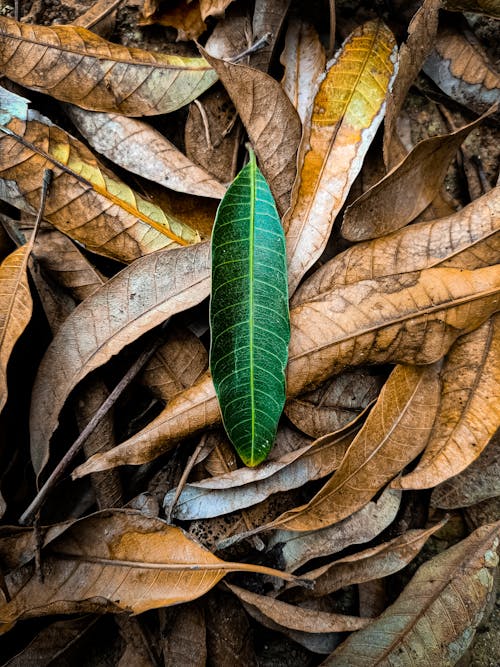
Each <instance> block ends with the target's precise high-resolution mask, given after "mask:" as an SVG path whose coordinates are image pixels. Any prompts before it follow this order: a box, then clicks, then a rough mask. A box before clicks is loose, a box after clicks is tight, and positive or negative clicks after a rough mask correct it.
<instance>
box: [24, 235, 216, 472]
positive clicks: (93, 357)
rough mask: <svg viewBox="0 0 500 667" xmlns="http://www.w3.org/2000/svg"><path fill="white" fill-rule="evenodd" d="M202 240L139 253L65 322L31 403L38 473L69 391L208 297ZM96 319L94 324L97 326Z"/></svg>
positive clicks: (205, 250) (48, 354) (45, 360)
mask: <svg viewBox="0 0 500 667" xmlns="http://www.w3.org/2000/svg"><path fill="white" fill-rule="evenodd" d="M209 255H210V249H209V245H208V244H207V243H202V244H198V245H195V246H191V247H189V248H179V249H177V250H170V251H168V252H159V253H155V254H153V255H148V256H146V257H143V258H141V259H139V260H137V261H136V262H134V263H133V264H132V265H131V266H130V267H127V268H126V269H124V270H123V271H121V272H120V273H118V274H117V275H116V276H114V277H113V278H112V279H111V280H109V281H108V282H107V283H106V284H105V285H103V286H102V287H101V288H100V289H98V290H97V291H96V292H95V293H94V294H93V295H91V296H90V297H89V298H87V299H86V300H85V301H84V302H82V303H81V304H80V306H78V308H76V309H75V310H74V311H73V313H72V314H71V315H70V317H68V318H67V320H66V321H65V322H64V324H63V326H62V327H61V329H60V330H59V332H58V333H57V335H56V337H55V338H54V340H53V341H52V343H51V345H50V347H49V348H48V350H47V352H46V354H45V357H44V358H43V360H42V363H41V364H40V367H39V370H38V375H37V379H36V380H35V384H34V386H33V393H32V404H31V417H30V420H31V421H30V423H31V438H32V440H31V442H32V449H31V453H32V463H33V467H34V469H35V471H36V473H37V474H39V473H40V471H41V470H42V469H43V467H44V466H45V464H46V462H47V460H48V455H49V449H48V445H49V440H50V436H51V434H52V432H53V430H54V429H55V427H56V426H57V421H58V416H59V411H60V410H61V408H62V406H63V404H64V401H65V400H66V398H67V396H68V395H69V393H70V391H71V390H72V389H73V388H74V387H75V386H76V384H77V383H78V382H79V381H80V380H82V379H83V378H84V377H85V376H86V375H87V374H88V373H89V372H90V371H92V370H94V369H95V368H97V367H98V366H101V365H102V364H103V363H105V362H106V361H107V360H108V359H110V358H111V357H112V356H113V355H114V354H117V353H118V352H119V351H120V350H121V349H123V347H124V346H125V345H127V344H128V343H131V342H132V341H134V340H136V339H137V338H138V337H139V336H140V335H141V334H143V333H145V332H146V331H149V330H150V329H152V328H153V327H155V326H157V325H159V324H161V323H162V322H164V321H165V320H166V319H167V318H169V317H170V316H171V315H173V314H175V313H178V312H181V311H183V310H186V309H187V308H190V307H192V306H194V305H196V304H198V303H200V302H201V301H202V300H203V299H204V298H206V297H207V296H208V293H209V290H210V257H209ZM96 318H98V320H99V323H100V324H99V326H96Z"/></svg>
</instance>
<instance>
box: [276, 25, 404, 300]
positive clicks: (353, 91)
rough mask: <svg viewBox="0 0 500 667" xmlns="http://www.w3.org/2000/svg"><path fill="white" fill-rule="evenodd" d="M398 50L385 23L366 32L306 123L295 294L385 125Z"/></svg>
mask: <svg viewBox="0 0 500 667" xmlns="http://www.w3.org/2000/svg"><path fill="white" fill-rule="evenodd" d="M396 50H397V48H396V44H395V41H394V37H393V35H392V33H391V31H390V30H389V29H388V28H387V27H386V26H385V25H384V24H383V23H382V22H381V21H371V22H369V23H366V24H365V25H363V26H361V27H360V28H358V29H357V30H356V31H355V32H353V33H352V35H351V36H350V37H349V38H348V39H347V40H346V42H345V43H344V45H343V46H342V48H341V50H340V51H339V53H338V54H337V55H336V57H335V59H333V60H331V61H330V62H329V63H328V64H327V70H326V74H325V77H324V79H323V81H322V82H321V84H320V88H319V91H318V93H317V94H316V97H315V99H314V107H313V110H312V115H311V117H310V119H309V120H308V121H306V123H305V128H304V134H303V137H302V141H301V144H300V148H299V170H298V176H297V179H296V181H295V184H294V187H293V192H292V206H291V208H290V210H289V211H288V213H287V215H286V217H285V220H284V221H283V224H284V227H285V231H286V235H287V253H288V271H289V291H290V294H293V292H294V291H295V289H296V287H297V285H298V284H299V282H300V280H301V278H302V276H303V275H304V273H305V272H306V271H307V270H308V269H309V268H310V267H311V266H312V265H313V264H314V262H315V261H316V260H317V259H318V257H319V256H320V255H321V253H322V252H323V250H324V248H325V246H326V243H327V241H328V237H329V236H330V231H331V229H332V225H333V221H334V220H335V216H336V215H337V213H338V212H339V211H340V209H341V207H342V205H343V203H344V201H345V199H346V197H347V194H348V192H349V189H350V187H351V185H352V183H353V181H354V179H355V178H356V176H357V174H358V173H359V171H360V169H361V166H362V164H363V159H364V157H365V155H366V152H367V150H368V147H369V145H370V143H371V141H372V139H373V137H374V136H375V133H376V131H377V128H378V126H379V125H380V123H381V122H382V118H383V115H384V111H385V97H386V94H387V91H388V90H389V89H390V86H391V82H392V78H393V76H394V68H395V65H394V62H395V58H396Z"/></svg>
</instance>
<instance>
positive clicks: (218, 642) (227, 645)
mask: <svg viewBox="0 0 500 667" xmlns="http://www.w3.org/2000/svg"><path fill="white" fill-rule="evenodd" d="M206 605H207V606H206V610H207V613H206V622H207V647H208V652H209V654H210V657H211V660H212V662H213V664H214V665H217V667H258V663H257V657H256V655H255V647H254V642H253V639H254V637H253V632H252V628H251V627H250V622H249V619H248V615H247V614H246V612H245V610H244V609H243V607H242V606H241V604H240V603H239V602H238V600H237V599H236V597H235V596H234V595H231V594H230V593H228V592H226V591H223V590H219V589H218V588H217V589H214V590H213V591H211V592H210V593H209V594H208V595H207V597H206Z"/></svg>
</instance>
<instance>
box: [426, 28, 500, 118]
mask: <svg viewBox="0 0 500 667" xmlns="http://www.w3.org/2000/svg"><path fill="white" fill-rule="evenodd" d="M423 69H424V72H425V73H426V74H427V76H429V77H430V78H431V79H432V80H433V81H434V83H435V84H436V85H437V86H439V88H441V90H442V91H443V92H444V93H446V95H448V96H449V97H451V98H452V99H453V100H455V101H456V102H459V103H460V104H463V105H464V106H466V107H467V108H469V109H472V111H475V112H476V113H484V112H485V111H486V110H487V109H488V108H489V107H490V106H491V105H492V104H494V103H495V102H498V99H499V96H500V74H499V73H498V72H497V71H496V70H495V67H494V65H493V64H492V63H491V62H490V60H489V58H488V56H487V54H486V53H485V52H484V51H483V48H482V47H481V45H480V43H479V42H478V40H477V39H476V38H475V36H474V35H473V34H472V33H471V32H470V31H468V30H465V31H463V30H460V29H459V28H458V27H456V26H454V25H453V24H451V23H447V24H446V25H441V27H440V30H439V32H438V34H437V38H436V41H435V43H434V49H433V51H432V53H431V54H430V56H429V57H428V58H427V60H426V62H425V64H424V67H423Z"/></svg>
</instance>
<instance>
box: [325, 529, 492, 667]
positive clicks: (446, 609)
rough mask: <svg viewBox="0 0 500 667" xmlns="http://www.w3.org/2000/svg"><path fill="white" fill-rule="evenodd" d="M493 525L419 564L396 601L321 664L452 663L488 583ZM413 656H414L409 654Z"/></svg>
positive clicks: (476, 618)
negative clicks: (416, 661)
mask: <svg viewBox="0 0 500 667" xmlns="http://www.w3.org/2000/svg"><path fill="white" fill-rule="evenodd" d="M498 533H499V524H498V523H497V524H491V525H487V526H483V527H482V528H479V529H478V530H477V531H475V532H474V533H472V535H470V536H469V537H468V538H467V539H465V540H463V541H462V542H459V543H458V544H456V545H455V546H453V547H451V548H450V549H448V550H446V551H443V552H442V553H441V554H439V555H438V556H435V557H434V558H432V559H431V560H430V561H428V562H427V563H425V564H424V565H422V566H421V567H420V568H419V570H418V571H417V573H416V575H415V576H414V577H413V579H412V580H411V581H410V583H409V584H408V585H407V586H406V588H405V589H404V591H403V593H402V594H401V595H400V596H399V598H398V599H397V600H396V602H395V603H394V604H393V605H391V606H390V607H389V608H388V609H387V610H386V611H384V613H383V614H382V615H381V616H380V617H379V618H378V619H376V620H375V621H373V623H371V625H369V626H368V627H367V628H365V629H364V630H360V631H359V632H357V633H355V634H353V635H352V636H351V637H349V638H348V639H347V640H346V641H345V642H344V643H343V644H342V645H341V646H340V647H339V648H338V649H337V650H336V651H335V652H334V653H332V655H331V656H330V657H329V658H328V659H327V660H325V662H324V663H323V665H325V666H327V665H332V666H333V665H335V667H352V665H359V666H360V667H361V666H366V667H368V666H369V667H372V665H390V664H394V661H395V660H397V661H399V664H401V665H405V666H406V665H408V666H409V665H414V664H415V659H417V660H418V661H419V662H422V661H423V660H425V662H426V663H427V664H434V665H443V666H444V665H450V666H451V665H455V664H456V663H457V662H458V660H459V659H460V658H461V657H462V655H463V653H464V652H465V650H466V649H467V647H468V646H469V645H470V644H471V642H472V640H473V638H474V635H475V632H476V628H477V626H478V625H479V624H480V622H481V619H482V618H483V614H484V611H485V607H486V605H487V603H488V598H489V597H490V596H491V593H492V590H493V587H494V570H495V568H496V566H497V563H498V557H497V555H496V553H495V551H496V548H497V546H498ZM415 656H418V657H417V658H415Z"/></svg>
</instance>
